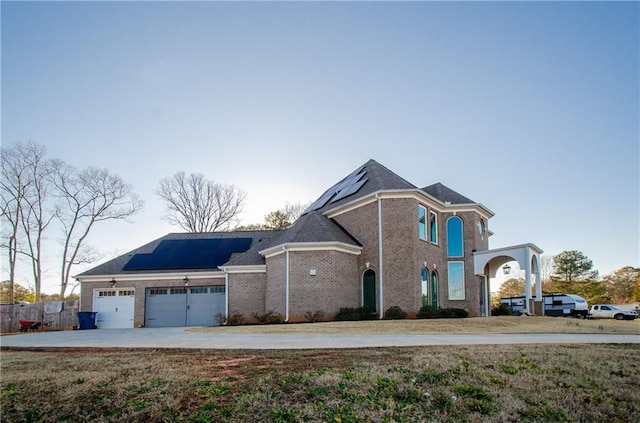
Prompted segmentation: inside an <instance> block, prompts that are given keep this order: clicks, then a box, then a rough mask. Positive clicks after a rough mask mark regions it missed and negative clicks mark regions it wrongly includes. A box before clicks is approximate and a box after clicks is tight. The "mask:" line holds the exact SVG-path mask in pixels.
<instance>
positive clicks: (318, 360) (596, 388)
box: [0, 345, 640, 423]
mask: <svg viewBox="0 0 640 423" xmlns="http://www.w3.org/2000/svg"><path fill="white" fill-rule="evenodd" d="M639 352H640V345H581V346H567V345H514V346H509V345H490V346H468V347H444V346H434V347H420V348H379V349H358V350H340V351H326V350H322V351H258V352H256V351H250V352H249V351H247V352H232V351H171V350H159V351H151V350H150V351H130V350H121V351H113V350H91V351H88V350H84V351H83V350H75V351H74V350H65V351H13V350H8V351H7V350H5V351H3V353H2V357H1V358H2V359H1V361H0V363H1V370H2V380H1V381H0V387H1V391H0V392H1V395H2V396H1V404H2V421H3V422H22V421H24V422H28V421H44V422H58V421H73V422H77V421H95V422H121V421H129V422H147V421H152V422H154V421H164V422H178V421H180V422H220V421H225V422H299V421H300V422H301V421H305V422H343V423H346V422H414V421H434V422H435V421H437V422H479V421H482V422H521V421H525V422H526V421H530V422H558V421H565V422H573V421H575V422H582V421H607V422H616V421H620V422H622V421H635V420H634V419H637V417H638V416H640V390H639V388H638V387H639V386H640V361H639V360H638V353H639Z"/></svg>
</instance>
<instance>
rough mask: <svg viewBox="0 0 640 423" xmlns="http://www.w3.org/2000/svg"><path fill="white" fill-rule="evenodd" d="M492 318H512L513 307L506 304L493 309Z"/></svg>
mask: <svg viewBox="0 0 640 423" xmlns="http://www.w3.org/2000/svg"><path fill="white" fill-rule="evenodd" d="M491 315H492V316H510V315H511V307H509V306H508V305H506V304H500V305H499V306H498V307H493V308H492V309H491Z"/></svg>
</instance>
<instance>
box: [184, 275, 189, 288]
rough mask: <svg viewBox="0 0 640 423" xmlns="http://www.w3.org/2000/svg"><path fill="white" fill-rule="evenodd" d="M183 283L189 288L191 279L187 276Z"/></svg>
mask: <svg viewBox="0 0 640 423" xmlns="http://www.w3.org/2000/svg"><path fill="white" fill-rule="evenodd" d="M182 281H183V282H184V286H189V277H188V276H185V277H184V279H183V280H182Z"/></svg>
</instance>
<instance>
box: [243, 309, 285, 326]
mask: <svg viewBox="0 0 640 423" xmlns="http://www.w3.org/2000/svg"><path fill="white" fill-rule="evenodd" d="M251 317H253V318H254V319H256V320H257V321H258V324H261V325H272V324H276V323H282V322H283V321H284V320H283V319H282V314H280V313H277V312H276V311H275V310H269V311H267V312H266V313H265V314H258V313H251Z"/></svg>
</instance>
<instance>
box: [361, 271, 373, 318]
mask: <svg viewBox="0 0 640 423" xmlns="http://www.w3.org/2000/svg"><path fill="white" fill-rule="evenodd" d="M362 306H363V307H366V308H367V309H369V311H370V312H371V313H374V312H375V311H376V272H374V271H373V270H371V269H367V270H365V272H364V274H363V275H362Z"/></svg>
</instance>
